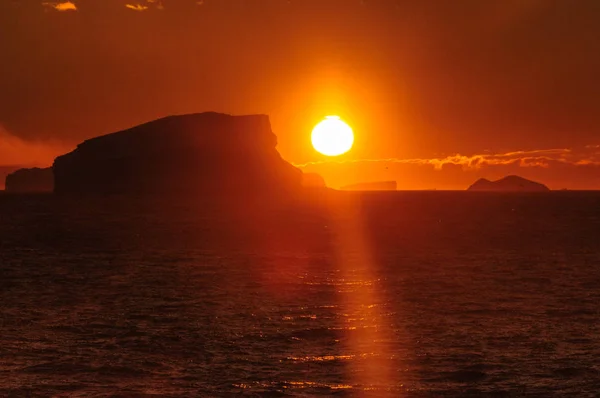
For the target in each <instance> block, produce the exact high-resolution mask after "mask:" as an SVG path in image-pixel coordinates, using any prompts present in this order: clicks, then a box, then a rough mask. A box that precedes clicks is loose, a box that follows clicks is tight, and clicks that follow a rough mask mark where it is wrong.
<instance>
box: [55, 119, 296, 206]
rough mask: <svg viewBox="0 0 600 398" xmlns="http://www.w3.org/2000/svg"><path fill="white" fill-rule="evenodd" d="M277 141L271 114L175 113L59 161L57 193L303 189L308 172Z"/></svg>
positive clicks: (230, 192)
mask: <svg viewBox="0 0 600 398" xmlns="http://www.w3.org/2000/svg"><path fill="white" fill-rule="evenodd" d="M276 146H277V137H276V136H275V134H274V133H273V132H272V131H271V124H270V121H269V117H268V116H266V115H249V116H231V115H226V114H220V113H214V112H207V113H198V114H189V115H181V116H169V117H165V118H162V119H159V120H155V121H152V122H149V123H145V124H142V125H139V126H136V127H133V128H130V129H127V130H123V131H119V132H116V133H112V134H108V135H105V136H101V137H96V138H93V139H90V140H87V141H85V142H83V143H81V144H79V145H78V146H77V148H76V149H75V150H74V151H73V152H70V153H67V154H66V155H63V156H60V157H58V158H56V160H55V161H54V165H53V169H54V182H55V184H54V191H55V192H56V193H60V194H65V193H84V194H96V193H99V194H114V193H116V194H145V193H170V194H200V195H202V196H203V197H211V196H215V195H216V196H222V195H232V196H233V195H235V196H236V197H240V196H241V197H247V196H249V195H254V194H259V195H264V194H269V195H271V197H278V195H277V194H283V193H292V192H295V191H298V190H299V189H301V188H302V180H303V176H302V172H301V171H300V170H299V169H297V168H296V167H294V166H292V165H291V164H290V163H288V162H286V161H285V160H283V158H282V157H281V156H280V154H279V152H278V151H277V149H276ZM272 194H276V195H272Z"/></svg>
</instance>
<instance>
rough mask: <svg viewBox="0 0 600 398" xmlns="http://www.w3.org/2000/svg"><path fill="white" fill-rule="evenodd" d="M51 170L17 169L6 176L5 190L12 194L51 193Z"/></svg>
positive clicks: (52, 178) (52, 184)
mask: <svg viewBox="0 0 600 398" xmlns="http://www.w3.org/2000/svg"><path fill="white" fill-rule="evenodd" d="M53 188H54V175H53V173H52V168H45V169H40V168H37V167H36V168H32V169H19V170H17V171H14V172H12V173H10V174H9V175H7V176H6V182H5V188H4V189H5V190H6V192H14V193H30V192H52V190H53Z"/></svg>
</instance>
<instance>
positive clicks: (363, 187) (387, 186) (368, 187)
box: [340, 181, 398, 191]
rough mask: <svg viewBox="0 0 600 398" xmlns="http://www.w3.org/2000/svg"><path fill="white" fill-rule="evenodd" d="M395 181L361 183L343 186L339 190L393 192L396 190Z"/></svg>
mask: <svg viewBox="0 0 600 398" xmlns="http://www.w3.org/2000/svg"><path fill="white" fill-rule="evenodd" d="M397 185H398V184H397V183H396V181H375V182H361V183H357V184H350V185H345V186H343V187H341V188H340V190H342V191H395V190H396V189H397Z"/></svg>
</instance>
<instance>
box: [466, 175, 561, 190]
mask: <svg viewBox="0 0 600 398" xmlns="http://www.w3.org/2000/svg"><path fill="white" fill-rule="evenodd" d="M467 190H468V191H496V192H498V191H499V192H547V191H550V189H549V188H548V187H547V186H545V185H544V184H540V183H539V182H535V181H530V180H527V179H525V178H523V177H519V176H515V175H511V176H506V177H504V178H501V179H499V180H496V181H490V180H488V179H485V178H480V179H479V180H477V181H475V183H474V184H473V185H471V186H470V187H469V188H468V189H467Z"/></svg>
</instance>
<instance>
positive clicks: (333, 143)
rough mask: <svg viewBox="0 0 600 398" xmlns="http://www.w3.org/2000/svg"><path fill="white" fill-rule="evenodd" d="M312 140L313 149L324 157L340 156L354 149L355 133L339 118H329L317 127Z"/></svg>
mask: <svg viewBox="0 0 600 398" xmlns="http://www.w3.org/2000/svg"><path fill="white" fill-rule="evenodd" d="M311 140H312V144H313V147H314V148H315V149H316V150H317V151H318V152H320V153H322V154H323V155H327V156H338V155H341V154H343V153H346V152H348V151H349V150H350V148H352V144H353V143H354V133H353V132H352V128H351V127H350V126H348V125H347V124H346V123H345V122H344V121H343V120H342V119H340V118H339V117H338V116H327V117H326V118H325V120H323V121H322V122H320V123H319V124H317V125H316V126H315V128H314V129H313V131H312V136H311Z"/></svg>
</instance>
